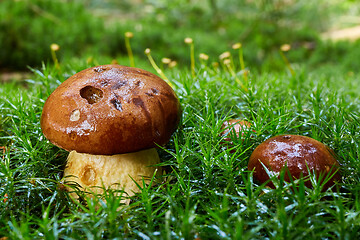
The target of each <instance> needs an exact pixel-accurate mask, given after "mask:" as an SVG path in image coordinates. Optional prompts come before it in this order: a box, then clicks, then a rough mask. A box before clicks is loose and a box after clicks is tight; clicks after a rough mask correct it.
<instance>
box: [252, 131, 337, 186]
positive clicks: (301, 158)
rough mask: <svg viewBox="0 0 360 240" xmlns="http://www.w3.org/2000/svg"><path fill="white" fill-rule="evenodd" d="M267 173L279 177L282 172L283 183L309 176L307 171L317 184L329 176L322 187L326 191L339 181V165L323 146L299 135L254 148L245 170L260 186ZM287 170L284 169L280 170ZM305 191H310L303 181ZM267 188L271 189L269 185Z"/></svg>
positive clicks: (283, 136) (274, 139)
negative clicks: (251, 172)
mask: <svg viewBox="0 0 360 240" xmlns="http://www.w3.org/2000/svg"><path fill="white" fill-rule="evenodd" d="M264 166H265V168H267V170H268V171H269V173H275V174H279V173H280V171H282V170H288V171H286V172H285V176H284V180H285V181H287V182H289V181H290V178H292V179H299V178H301V177H306V176H309V170H310V172H311V173H314V174H315V176H317V178H318V180H319V179H320V178H319V177H320V175H322V178H321V181H323V180H324V178H325V177H326V176H327V175H328V174H329V175H330V176H332V177H331V178H330V179H329V181H328V182H327V183H326V184H325V186H324V189H327V188H329V187H330V186H332V185H333V184H334V182H335V181H339V180H340V178H341V177H340V173H339V171H338V170H339V163H338V161H337V160H336V159H335V156H334V153H333V152H332V150H330V149H329V148H328V147H327V146H325V145H324V144H323V143H321V142H319V141H317V140H315V139H312V138H310V137H305V136H299V135H280V136H276V137H272V138H269V139H267V140H266V141H265V142H263V143H261V144H260V145H259V146H257V147H256V148H255V150H254V152H253V153H252V154H251V156H250V160H249V164H248V169H249V170H254V178H255V179H256V180H258V181H259V182H260V183H264V182H266V181H268V180H269V174H268V173H267V171H266V169H265V168H264ZM285 167H286V168H287V169H284V168H285ZM305 184H306V186H307V187H312V185H311V182H310V181H309V180H307V181H305ZM269 186H270V187H274V184H273V183H272V182H270V183H269Z"/></svg>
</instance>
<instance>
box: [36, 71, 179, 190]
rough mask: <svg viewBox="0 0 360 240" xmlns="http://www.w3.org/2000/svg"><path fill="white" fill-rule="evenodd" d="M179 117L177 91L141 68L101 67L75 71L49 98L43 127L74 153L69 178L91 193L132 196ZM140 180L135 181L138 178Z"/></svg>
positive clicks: (152, 171) (47, 134)
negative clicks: (108, 190) (114, 192)
mask: <svg viewBox="0 0 360 240" xmlns="http://www.w3.org/2000/svg"><path fill="white" fill-rule="evenodd" d="M179 121H180V104H179V100H178V98H177V96H176V94H175V92H174V91H173V89H172V88H171V87H170V86H169V85H168V84H167V83H166V82H165V81H163V80H162V79H161V78H159V77H158V76H156V75H154V74H152V73H150V72H147V71H145V70H142V69H138V68H132V67H125V66H120V65H102V66H96V67H92V68H88V69H85V70H83V71H81V72H78V73H76V74H75V75H73V76H71V77H70V78H69V79H67V80H66V81H64V82H63V83H62V84H60V85H59V86H58V88H56V89H55V91H54V92H53V93H52V94H51V95H50V96H49V98H48V99H47V100H46V102H45V105H44V108H43V112H42V116H41V128H42V131H43V134H44V136H45V137H46V138H47V139H48V140H49V141H50V142H52V143H53V144H55V145H56V146H58V147H60V148H63V149H65V150H67V151H70V154H69V156H68V159H67V164H66V166H65V170H64V178H65V179H66V180H67V181H73V182H75V183H77V184H78V185H80V186H81V187H82V188H83V189H84V190H86V191H93V192H94V193H99V194H101V193H102V192H103V189H104V188H111V189H115V190H124V191H125V192H126V193H127V194H128V195H133V193H134V192H136V191H137V190H138V187H137V185H136V183H139V184H140V185H141V184H142V183H141V182H142V180H143V179H145V180H146V183H149V180H148V179H150V178H152V177H153V176H154V174H155V172H156V171H157V169H158V170H160V169H159V167H158V166H156V165H157V164H159V163H160V159H159V156H158V153H157V151H156V149H155V148H156V147H157V146H162V145H164V144H166V143H167V142H168V141H169V139H170V137H171V135H172V133H173V132H174V131H175V130H176V128H177V125H178V123H179ZM134 181H135V182H134Z"/></svg>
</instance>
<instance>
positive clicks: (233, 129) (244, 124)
mask: <svg viewBox="0 0 360 240" xmlns="http://www.w3.org/2000/svg"><path fill="white" fill-rule="evenodd" d="M250 127H251V124H250V123H249V122H248V121H245V120H241V119H229V120H227V121H224V122H223V124H222V126H221V129H222V130H223V131H222V132H221V135H222V136H224V141H227V142H231V138H232V137H235V136H236V137H237V138H239V137H240V134H241V136H244V133H245V132H246V131H249V129H250Z"/></svg>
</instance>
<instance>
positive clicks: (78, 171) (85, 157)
mask: <svg viewBox="0 0 360 240" xmlns="http://www.w3.org/2000/svg"><path fill="white" fill-rule="evenodd" d="M159 163H160V158H159V155H158V153H157V151H156V149H155V148H150V149H146V150H142V151H139V152H134V153H125V154H117V155H91V154H87V153H78V152H76V151H71V152H70V154H69V156H68V159H67V164H66V167H65V170H64V178H65V180H66V182H67V183H68V184H74V183H75V184H78V185H80V187H81V188H83V190H85V191H90V192H93V193H95V194H102V193H103V192H104V189H107V188H111V189H113V190H124V192H126V194H127V195H129V196H132V195H134V193H135V192H138V191H139V188H138V186H137V184H136V183H138V184H139V185H142V180H143V179H144V181H145V183H147V184H149V183H150V180H151V178H152V177H153V175H154V174H155V172H156V170H158V171H157V172H161V171H159V170H160V169H161V167H159V166H154V165H156V164H159ZM69 190H73V189H72V188H71V189H70V187H69ZM120 194H121V193H120ZM120 194H119V195H120ZM72 196H73V197H75V196H76V193H72Z"/></svg>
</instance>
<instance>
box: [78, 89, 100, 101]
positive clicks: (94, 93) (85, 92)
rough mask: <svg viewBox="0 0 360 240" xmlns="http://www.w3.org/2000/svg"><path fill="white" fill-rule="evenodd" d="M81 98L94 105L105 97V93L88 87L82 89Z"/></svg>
mask: <svg viewBox="0 0 360 240" xmlns="http://www.w3.org/2000/svg"><path fill="white" fill-rule="evenodd" d="M80 96H81V97H82V98H84V99H86V100H87V101H88V103H89V104H94V103H96V102H98V101H99V100H100V99H101V98H102V97H103V92H102V91H101V89H99V88H96V87H93V86H86V87H83V88H82V89H80Z"/></svg>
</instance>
